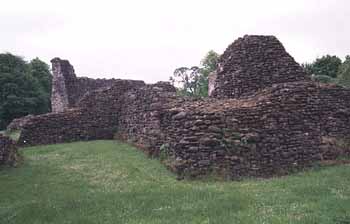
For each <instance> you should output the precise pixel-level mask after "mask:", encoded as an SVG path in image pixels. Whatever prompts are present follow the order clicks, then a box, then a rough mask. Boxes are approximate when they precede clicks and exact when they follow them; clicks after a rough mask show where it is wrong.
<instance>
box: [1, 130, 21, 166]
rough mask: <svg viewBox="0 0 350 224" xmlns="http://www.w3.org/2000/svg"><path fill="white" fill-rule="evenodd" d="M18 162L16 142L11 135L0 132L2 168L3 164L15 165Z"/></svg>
mask: <svg viewBox="0 0 350 224" xmlns="http://www.w3.org/2000/svg"><path fill="white" fill-rule="evenodd" d="M17 162H18V151H17V146H16V143H15V142H14V141H13V140H11V139H10V138H9V137H6V136H3V135H2V134H0V168H1V166H4V165H7V166H15V165H16V164H17Z"/></svg>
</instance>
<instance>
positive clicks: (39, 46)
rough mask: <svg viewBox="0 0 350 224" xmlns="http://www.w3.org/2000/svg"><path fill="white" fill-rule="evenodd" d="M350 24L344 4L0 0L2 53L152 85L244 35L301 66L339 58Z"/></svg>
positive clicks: (347, 44) (349, 50) (349, 6)
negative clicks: (274, 40)
mask: <svg viewBox="0 0 350 224" xmlns="http://www.w3.org/2000/svg"><path fill="white" fill-rule="evenodd" d="M349 21H350V1H349V0H318V1H317V0H227V1H226V0H212V1H205V0H198V1H197V0H173V1H169V0H120V1H119V0H114V1H112V0H111V1H108V0H99V1H89V0H83V1H81V0H55V1H52V0H30V1H27V0H0V52H5V51H8V52H11V53H13V54H18V55H21V56H23V57H25V59H27V60H30V59H32V58H34V57H39V58H40V59H42V60H44V61H46V62H47V63H49V61H50V59H52V58H54V57H60V58H62V59H68V60H69V61H70V62H71V64H72V65H73V66H74V67H75V71H76V73H77V75H78V76H88V77H93V78H97V77H99V78H111V77H114V78H127V79H140V80H145V81H146V82H148V83H152V82H156V81H160V80H164V81H166V80H168V79H169V76H170V75H172V72H173V71H174V69H175V68H177V67H180V66H192V65H198V64H199V62H200V60H201V59H202V58H203V57H204V56H205V54H206V52H208V51H209V50H211V49H213V50H215V51H216V52H218V53H220V54H221V53H222V52H223V51H224V50H225V48H226V47H227V46H228V45H229V44H230V43H231V42H233V41H234V40H235V39H237V38H238V37H241V36H243V35H245V34H268V35H276V36H277V37H278V38H279V39H280V40H281V41H282V43H283V44H284V46H285V47H286V49H287V51H288V52H289V53H290V54H292V56H294V57H295V59H296V60H297V61H298V62H300V63H301V62H305V61H312V60H314V59H315V58H316V57H317V56H321V55H324V54H335V55H338V56H341V57H344V56H345V55H346V54H350V29H347V27H350V26H349V25H348V24H349ZM347 25H348V26H347Z"/></svg>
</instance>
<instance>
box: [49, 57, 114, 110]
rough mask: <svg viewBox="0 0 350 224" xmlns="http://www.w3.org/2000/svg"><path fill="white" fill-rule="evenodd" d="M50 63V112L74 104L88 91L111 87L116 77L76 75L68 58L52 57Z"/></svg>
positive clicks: (73, 105)
mask: <svg viewBox="0 0 350 224" xmlns="http://www.w3.org/2000/svg"><path fill="white" fill-rule="evenodd" d="M51 63H52V73H53V78H52V95H51V107H52V112H62V111H64V110H65V109H68V108H72V107H75V104H76V103H77V102H78V101H79V100H80V99H81V98H82V97H83V96H84V95H85V94H86V93H87V92H89V91H93V90H96V89H99V88H108V87H111V86H112V85H113V84H114V83H116V82H117V81H118V80H116V79H91V78H86V77H77V76H76V75H75V71H74V68H73V66H72V65H71V64H70V63H69V61H68V60H61V59H60V58H54V59H52V60H51Z"/></svg>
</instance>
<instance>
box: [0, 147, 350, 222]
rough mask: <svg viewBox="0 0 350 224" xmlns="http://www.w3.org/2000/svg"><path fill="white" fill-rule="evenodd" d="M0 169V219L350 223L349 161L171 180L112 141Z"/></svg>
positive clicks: (42, 152) (32, 152) (43, 150)
mask: <svg viewBox="0 0 350 224" xmlns="http://www.w3.org/2000/svg"><path fill="white" fill-rule="evenodd" d="M22 154H23V156H24V158H25V161H24V164H22V165H21V166H20V167H19V168H13V169H8V168H6V169H3V170H0V223H1V224H2V223H4V224H5V223H6V224H11V223H23V224H31V223H35V224H41V223H57V224H64V223H67V224H68V223H72V224H77V223H81V224H89V223H113V224H115V223H122V224H124V223H130V224H133V223H135V224H136V223H138V224H139V223H142V224H144V223H152V224H154V223H159V224H160V223H162V224H163V223H181V224H183V223H217V224H223V223H230V224H231V223H259V224H261V223H307V224H309V223H315V224H316V223H317V224H320V223H324V224H326V223H327V224H329V223H339V224H341V223H342V224H344V223H350V166H347V165H343V166H337V167H327V168H318V169H315V170H312V171H308V172H305V173H299V174H296V175H292V176H289V177H283V178H275V179H268V180H245V181H242V182H214V181H188V180H186V181H177V180H176V178H175V176H174V175H173V174H172V173H170V172H169V171H167V170H166V169H165V168H164V166H163V165H161V164H160V163H159V161H158V160H155V159H149V158H147V157H146V156H145V155H144V154H143V153H142V152H140V151H138V150H136V149H135V148H133V147H131V146H129V145H126V144H122V143H118V142H115V141H95V142H85V143H81V142H78V143H72V144H61V145H50V146H42V147H32V148H26V149H24V150H22Z"/></svg>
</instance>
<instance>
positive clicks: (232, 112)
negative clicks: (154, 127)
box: [161, 82, 350, 179]
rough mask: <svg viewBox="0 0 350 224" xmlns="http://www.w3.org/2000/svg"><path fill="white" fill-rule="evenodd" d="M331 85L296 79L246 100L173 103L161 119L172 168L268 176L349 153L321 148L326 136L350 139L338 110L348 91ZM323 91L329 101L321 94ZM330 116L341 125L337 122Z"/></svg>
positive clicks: (346, 123)
mask: <svg viewBox="0 0 350 224" xmlns="http://www.w3.org/2000/svg"><path fill="white" fill-rule="evenodd" d="M333 88H335V89H333V90H332V92H330V91H329V89H328V88H326V89H324V88H321V87H319V86H318V85H316V84H314V83H310V82H296V83H288V84H280V85H276V86H274V87H271V88H269V89H266V90H264V91H263V92H261V93H260V94H257V95H256V96H254V97H252V98H249V99H245V100H211V101H210V100H208V101H198V102H188V103H185V104H184V105H182V106H180V107H177V108H176V107H175V108H173V109H171V110H170V111H169V113H167V116H166V117H164V118H163V119H164V120H163V121H162V122H161V123H162V124H164V126H163V132H164V133H167V134H168V139H167V143H168V144H169V152H170V155H172V156H173V163H172V165H171V167H172V168H173V170H174V171H175V172H177V173H179V174H180V175H193V176H198V175H204V174H207V173H208V172H212V171H214V172H215V173H219V174H221V175H224V176H225V177H228V178H233V179H239V178H240V177H246V176H258V177H269V176H273V175H283V174H287V173H288V172H290V171H292V170H298V169H301V168H304V167H308V166H311V165H312V164H313V163H314V162H315V161H320V160H325V159H335V158H337V157H339V156H341V155H345V154H347V155H349V152H350V151H349V150H348V151H346V152H344V151H339V150H335V149H332V150H333V151H330V150H329V149H325V148H322V147H321V146H322V144H323V142H322V139H323V138H325V137H328V136H333V137H337V138H343V137H344V136H347V137H349V133H348V130H346V129H339V127H342V126H344V127H345V126H348V127H349V125H350V122H349V120H348V116H347V114H348V113H349V112H350V110H349V108H350V107H347V109H344V111H343V112H342V113H341V114H339V109H341V108H345V106H340V105H342V104H344V103H345V101H346V100H347V97H348V96H349V94H350V91H349V90H347V91H346V90H344V89H342V88H340V87H333ZM340 92H342V94H345V95H341V94H340ZM335 93H336V94H335ZM325 94H326V95H328V97H329V98H328V99H325V98H323V97H324V96H325ZM339 99H343V103H340V101H341V100H339ZM326 101H329V103H328V104H325V102H326ZM335 101H339V104H338V105H337V104H333V103H332V102H335ZM345 104H346V103H345ZM334 117H337V119H338V120H337V121H338V122H339V123H340V122H343V124H342V125H341V126H338V124H335V123H334V119H333V118H334ZM329 122H331V125H330V123H329ZM327 128H329V129H327ZM322 130H327V131H322Z"/></svg>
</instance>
